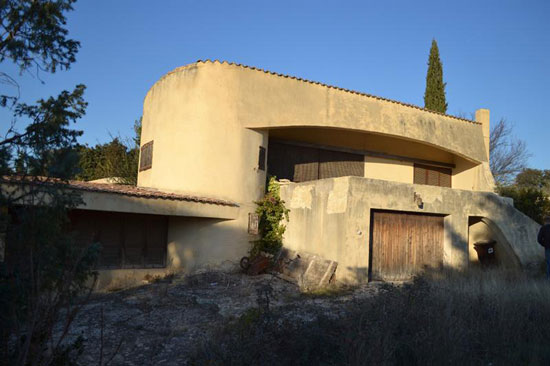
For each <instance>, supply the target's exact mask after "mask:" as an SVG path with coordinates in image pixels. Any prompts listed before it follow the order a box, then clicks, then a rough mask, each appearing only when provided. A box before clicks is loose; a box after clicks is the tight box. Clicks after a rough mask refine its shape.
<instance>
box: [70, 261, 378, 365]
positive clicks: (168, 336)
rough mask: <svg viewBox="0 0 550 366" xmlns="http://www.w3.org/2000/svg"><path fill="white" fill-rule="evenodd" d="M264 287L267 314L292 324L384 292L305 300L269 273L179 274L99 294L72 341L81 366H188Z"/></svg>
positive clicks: (322, 294)
mask: <svg viewBox="0 0 550 366" xmlns="http://www.w3.org/2000/svg"><path fill="white" fill-rule="evenodd" d="M267 284H269V286H270V287H271V288H272V289H273V292H272V295H271V296H270V300H271V301H270V307H271V308H280V309H281V308H283V309H284V311H285V313H287V314H288V316H289V317H300V318H301V319H303V320H308V319H310V318H311V319H313V318H314V317H315V316H316V314H320V313H323V314H325V315H328V316H337V315H338V313H339V311H341V310H342V307H343V305H345V304H346V303H348V302H349V301H353V300H356V299H359V298H362V297H366V296H372V295H373V294H375V293H376V292H377V291H379V287H378V286H377V285H372V284H370V285H364V286H361V287H358V288H354V289H345V290H343V291H342V290H341V289H340V290H338V291H334V290H331V291H327V290H324V291H319V292H317V293H314V294H304V293H302V292H300V290H299V289H298V288H297V287H296V285H294V284H292V283H289V282H286V281H284V280H282V279H279V278H277V277H274V276H272V275H267V274H266V275H260V276H247V275H244V274H240V273H232V274H229V273H223V272H205V273H201V274H195V275H190V276H189V275H188V276H184V275H177V276H174V277H173V278H170V279H164V280H159V281H157V282H155V283H151V284H147V285H143V286H140V287H135V288H131V289H126V290H121V291H117V292H111V293H105V294H97V295H94V296H93V298H92V299H91V301H90V302H89V304H88V305H86V307H85V308H84V309H83V310H82V311H81V312H80V315H79V316H78V318H77V319H76V320H75V321H74V323H73V326H72V328H71V333H70V337H69V339H75V338H76V337H77V336H79V335H81V336H82V337H83V338H84V340H85V343H84V344H85V347H84V353H83V354H82V356H81V357H80V358H79V363H80V364H81V365H98V364H99V359H100V355H101V354H103V360H104V362H106V361H108V360H111V361H110V363H109V364H110V365H185V364H186V360H187V358H188V355H189V352H191V351H192V349H193V348H194V346H195V345H196V344H197V342H201V341H202V340H204V339H205V338H206V337H208V336H209V334H210V333H211V332H212V331H213V330H215V329H216V328H217V327H219V326H221V325H223V324H224V323H225V322H227V321H228V320H230V319H234V318H236V317H239V316H240V315H241V314H243V313H244V312H245V311H246V310H247V309H250V308H254V307H258V302H257V299H258V290H259V289H265V286H266V285H267ZM102 314H103V316H102ZM102 319H103V320H102ZM102 324H103V325H102ZM102 329H103V336H102V335H101V333H102ZM102 339H103V340H102Z"/></svg>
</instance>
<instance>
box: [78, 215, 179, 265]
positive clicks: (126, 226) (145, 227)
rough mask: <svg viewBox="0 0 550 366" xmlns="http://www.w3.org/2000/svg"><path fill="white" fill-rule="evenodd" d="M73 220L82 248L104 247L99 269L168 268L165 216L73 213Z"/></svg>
mask: <svg viewBox="0 0 550 366" xmlns="http://www.w3.org/2000/svg"><path fill="white" fill-rule="evenodd" d="M70 219H71V224H72V228H73V230H75V231H76V242H77V243H78V244H79V245H82V246H86V245H90V244H92V243H100V244H101V250H100V253H99V262H98V268H99V269H118V268H164V267H166V243H167V234H168V218H167V217H166V216H161V215H146V214H129V213H119V212H106V211H93V210H73V211H72V212H71V213H70Z"/></svg>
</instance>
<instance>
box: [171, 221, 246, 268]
mask: <svg viewBox="0 0 550 366" xmlns="http://www.w3.org/2000/svg"><path fill="white" fill-rule="evenodd" d="M239 224H240V226H239ZM255 239H256V237H255V236H253V235H250V234H248V232H247V231H246V225H245V226H243V224H242V223H240V222H239V221H238V220H219V219H207V218H193V217H170V222H169V230H168V248H167V249H168V250H167V255H168V267H169V268H171V269H172V270H175V271H181V272H186V273H191V272H193V271H195V270H197V269H198V268H201V269H221V270H232V269H235V268H238V267H239V261H240V259H241V258H242V257H243V256H245V255H247V254H248V251H249V250H250V248H251V246H252V243H251V241H252V240H255Z"/></svg>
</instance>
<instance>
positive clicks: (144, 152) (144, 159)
mask: <svg viewBox="0 0 550 366" xmlns="http://www.w3.org/2000/svg"><path fill="white" fill-rule="evenodd" d="M139 155H140V157H139V171H140V172H141V171H142V170H147V169H151V167H152V166H153V141H149V142H148V143H146V144H145V145H143V146H142V147H141V149H140V154H139Z"/></svg>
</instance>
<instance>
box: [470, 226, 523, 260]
mask: <svg viewBox="0 0 550 366" xmlns="http://www.w3.org/2000/svg"><path fill="white" fill-rule="evenodd" d="M476 243H477V245H476ZM492 243H494V244H492ZM468 252H469V257H470V265H473V266H480V265H483V263H482V262H486V263H487V264H489V265H490V264H493V265H496V266H502V267H505V268H513V269H519V268H520V267H521V263H520V261H519V258H518V256H517V255H516V254H515V253H514V251H513V249H512V246H511V245H510V243H509V242H508V240H507V239H506V237H505V236H504V234H503V233H502V231H501V230H500V229H499V227H498V226H497V225H496V224H495V223H494V222H493V221H491V220H490V219H488V218H486V217H480V216H470V217H469V218H468Z"/></svg>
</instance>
